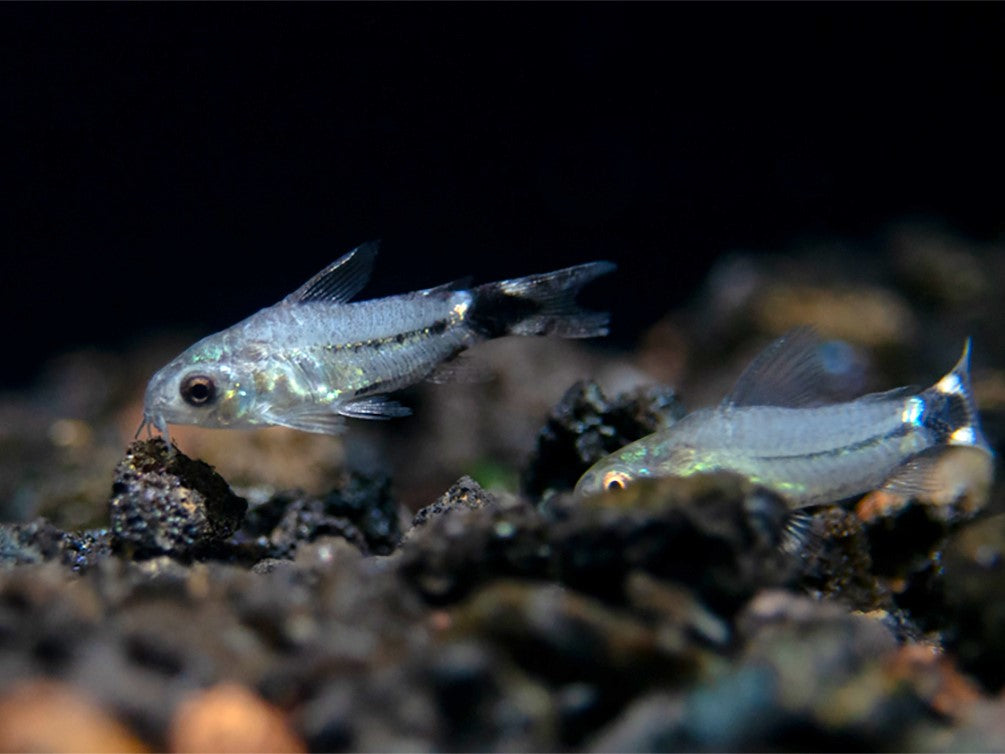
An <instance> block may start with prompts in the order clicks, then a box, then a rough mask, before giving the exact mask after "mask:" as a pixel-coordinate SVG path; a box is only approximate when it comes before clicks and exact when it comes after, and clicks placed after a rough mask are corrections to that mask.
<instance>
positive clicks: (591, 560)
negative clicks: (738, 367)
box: [0, 385, 1005, 751]
mask: <svg viewBox="0 0 1005 754" xmlns="http://www.w3.org/2000/svg"><path fill="white" fill-rule="evenodd" d="M640 400H643V399H642V398H640V396H638V395H635V396H628V397H626V398H625V399H624V400H622V401H621V402H620V403H619V402H614V403H609V402H608V401H607V400H606V399H605V398H604V396H603V394H602V393H601V392H600V391H599V389H597V388H596V387H595V386H584V385H577V386H575V387H574V388H572V389H571V390H570V391H569V394H568V395H567V396H566V398H565V399H564V400H563V401H562V402H561V404H560V405H559V406H558V407H557V408H556V410H555V412H554V413H553V415H552V417H551V419H550V420H549V423H548V426H547V427H546V428H545V429H544V430H543V431H542V434H541V439H540V442H539V450H540V451H541V452H540V453H539V454H538V455H537V456H536V462H537V464H538V466H536V467H535V466H534V465H533V464H532V468H537V470H538V473H536V474H535V473H531V472H528V473H527V474H526V475H525V476H526V478H527V479H530V480H534V479H540V478H542V473H541V472H542V469H541V464H542V463H543V461H541V459H542V458H544V457H552V458H556V457H557V458H559V460H560V461H561V463H558V464H557V465H555V466H554V467H552V468H551V471H550V473H549V474H548V477H549V478H551V479H553V480H561V479H562V475H563V469H564V470H565V473H566V474H569V476H567V477H566V482H568V479H572V478H573V477H574V476H575V474H576V470H575V469H574V468H566V467H565V466H564V465H563V464H565V460H563V459H566V460H567V458H568V457H571V455H570V454H572V455H574V454H575V453H574V451H575V452H580V456H581V457H580V459H579V463H581V464H585V463H588V462H589V461H590V460H591V459H590V457H582V455H583V454H582V452H581V451H582V448H583V447H584V446H587V445H589V443H584V442H582V441H580V442H579V443H578V444H579V448H580V450H579V451H576V450H575V448H576V444H577V439H579V438H582V437H583V436H584V433H589V432H590V431H595V430H596V428H597V427H599V426H603V425H604V424H605V423H607V422H610V421H617V422H620V423H621V425H622V426H627V427H628V429H627V430H626V431H628V432H629V434H633V432H632V431H631V430H632V426H629V425H631V422H628V420H627V419H626V418H625V417H626V416H627V415H630V414H633V411H629V410H628V407H630V406H634V407H635V409H637V408H638V402H639V401H640ZM649 401H650V404H651V406H653V407H656V406H665V404H666V396H665V395H659V394H654V393H650V395H649ZM644 413H645V412H643V414H644ZM634 414H635V415H637V414H638V411H637V410H635V411H634ZM571 416H575V417H576V422H577V424H576V426H578V427H579V428H580V430H581V431H579V432H578V433H577V432H569V433H568V435H567V437H566V440H567V441H568V447H566V448H565V451H566V452H562V453H557V449H556V444H560V443H561V437H562V432H561V431H559V427H560V426H565V427H566V429H568V428H569V426H570V422H569V417H571ZM644 424H645V422H639V423H637V424H636V425H634V430H635V432H642V431H645V427H644V426H643V425H644ZM598 452H600V451H599V450H598ZM586 455H587V456H589V455H590V454H589V453H587V454H586ZM556 484H558V486H562V484H561V483H560V482H557V483H556ZM109 511H110V512H109V516H110V527H109V528H105V529H98V530H90V531H85V532H63V531H61V530H59V529H57V528H56V527H54V526H52V525H49V524H46V523H45V522H44V521H42V520H38V521H35V522H32V523H28V524H14V525H11V524H8V525H4V526H3V527H2V528H0V559H2V561H3V563H4V565H5V567H4V568H3V570H0V637H2V642H0V679H2V680H0V748H2V749H4V750H29V749H30V750H40V749H46V750H76V751H83V750H107V751H110V750H135V751H142V750H146V749H170V750H175V751H183V750H203V751H212V750H243V751H252V750H260V751H266V750H268V751H299V750H318V751H326V750H366V751H378V750H380V751H384V750H544V749H548V750H563V749H582V750H598V751H610V750H634V751H638V750H660V749H671V750H675V749H685V750H753V749H828V750H830V749H834V748H841V749H848V750H857V749H901V750H908V749H911V750H915V749H921V750H929V749H974V748H979V749H985V750H989V751H993V750H1000V749H1001V748H1002V747H1005V725H1003V724H1002V722H1001V721H1002V720H1005V701H1003V699H1002V697H1001V696H1000V692H1001V688H1002V685H1003V679H1005V675H1003V672H1002V671H1003V664H1005V655H1003V652H1002V646H1003V644H1002V641H1001V637H1002V636H1003V635H1005V612H1003V610H1002V607H1001V605H1002V604H1005V601H1003V597H1005V560H1003V557H1002V555H1003V549H1005V516H1003V515H996V516H992V517H988V518H986V519H983V520H978V521H974V522H971V523H967V524H964V525H962V526H959V527H957V526H955V525H954V524H953V523H952V522H951V521H949V522H947V521H946V517H945V516H944V515H937V516H933V515H931V514H930V513H929V512H928V511H926V509H925V508H924V507H922V506H916V505H909V506H907V507H906V508H904V509H901V510H899V511H898V512H897V514H896V516H894V517H892V518H882V517H880V518H877V519H876V520H874V521H873V522H871V523H863V522H862V521H861V520H860V519H859V518H858V517H856V516H855V515H854V514H853V513H850V512H847V511H845V510H844V509H842V508H840V507H828V508H824V509H822V510H818V511H816V512H815V515H814V516H813V518H812V519H810V521H809V523H808V524H804V528H806V529H807V530H808V533H805V532H804V534H803V535H802V538H801V539H800V542H801V543H802V545H803V546H802V547H798V548H794V547H793V546H792V545H791V543H787V533H786V532H787V523H788V521H789V520H790V514H789V511H788V510H787V508H786V506H785V505H784V503H783V502H782V501H781V500H779V499H777V498H776V497H774V496H772V495H771V494H770V493H768V492H766V491H764V490H762V489H759V488H757V487H754V486H752V485H751V484H750V483H748V482H746V481H745V480H743V479H740V478H737V477H734V476H731V475H726V474H723V475H713V476H699V477H693V478H690V479H684V480H666V481H663V482H659V483H652V484H640V485H638V486H635V487H633V488H630V489H629V490H626V491H623V492H620V493H617V494H608V495H603V496H599V497H595V498H590V499H587V500H575V499H573V498H572V497H571V496H569V495H568V494H567V493H564V492H555V493H554V494H551V495H550V496H549V497H547V498H546V499H545V500H543V501H542V500H540V499H539V498H531V497H527V496H518V495H507V494H491V493H489V492H486V491H485V490H483V489H482V488H481V487H480V486H479V485H478V484H477V483H476V482H474V481H473V480H471V479H470V478H467V477H465V478H462V479H460V480H459V481H458V482H457V483H456V484H455V485H454V486H453V487H452V488H451V489H450V490H448V491H447V492H446V493H445V494H444V495H443V496H442V497H441V498H440V499H439V500H438V501H436V502H435V503H433V504H432V505H430V506H428V507H427V508H425V509H423V510H421V511H420V512H419V513H418V514H417V515H415V516H414V517H412V519H411V522H410V523H405V522H407V520H408V519H407V518H406V517H405V516H404V515H403V513H402V511H400V510H399V509H398V507H397V506H396V505H395V504H394V503H393V501H392V500H391V498H390V496H389V494H388V485H387V480H386V479H381V478H377V479H373V478H365V477H362V476H360V475H353V474H350V475H347V476H346V477H345V479H344V480H343V482H342V484H341V485H340V486H339V487H338V488H337V489H334V490H332V491H331V492H330V493H329V494H328V495H325V496H320V497H308V496H297V495H292V494H281V495H275V496H273V497H271V498H269V499H268V500H265V501H262V502H259V503H257V504H253V505H251V506H248V504H247V502H246V501H245V500H243V499H241V498H239V497H237V496H236V495H235V494H234V493H233V492H232V491H231V490H230V488H229V487H228V485H227V484H226V482H224V481H223V480H222V479H221V478H220V477H219V476H218V475H217V474H216V473H215V472H213V471H212V469H210V468H209V467H208V466H206V465H205V464H203V463H201V462H196V461H192V460H190V459H188V458H187V457H186V456H185V455H184V454H183V453H181V451H179V450H178V449H177V448H174V449H171V450H169V449H168V447H167V446H166V445H165V444H164V442H163V441H162V440H160V439H155V440H148V441H141V442H137V443H134V444H133V445H132V446H131V447H130V449H129V451H128V453H127V455H126V456H125V457H124V458H123V459H122V460H121V461H120V463H119V465H118V468H117V470H116V476H115V481H114V484H113V488H112V494H111V496H110V500H109ZM893 532H899V533H896V534H895V535H894V534H893ZM875 547H881V548H882V552H883V558H882V561H883V566H882V568H877V567H876V566H875V562H876V559H875V558H874V557H873V548H875ZM922 596H924V598H922Z"/></svg>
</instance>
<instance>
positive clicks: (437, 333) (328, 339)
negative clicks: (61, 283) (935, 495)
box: [137, 243, 614, 439]
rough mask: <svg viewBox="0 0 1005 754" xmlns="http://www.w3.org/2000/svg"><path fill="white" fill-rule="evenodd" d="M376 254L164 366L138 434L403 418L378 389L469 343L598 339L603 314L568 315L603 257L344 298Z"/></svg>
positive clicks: (327, 429) (347, 258) (402, 382)
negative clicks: (191, 427)
mask: <svg viewBox="0 0 1005 754" xmlns="http://www.w3.org/2000/svg"><path fill="white" fill-rule="evenodd" d="M376 253H377V247H376V244H372V243H370V244H364V245H362V246H359V247H357V248H356V249H354V250H352V251H351V252H349V253H348V254H346V255H344V256H343V257H341V258H340V259H338V260H337V261H335V262H333V263H332V264H330V265H328V266H327V267H325V268H324V269H323V270H321V272H319V273H318V274H317V275H315V276H314V277H312V278H311V279H310V280H308V281H307V282H306V283H304V284H303V285H302V286H301V287H300V288H298V289H297V290H296V291H294V292H293V293H291V294H290V295H288V296H287V297H286V298H284V299H283V300H282V301H280V302H279V303H277V304H275V305H274V306H270V307H268V308H265V309H262V310H261V311H259V312H257V313H256V314H253V315H251V316H250V317H248V318H247V319H245V320H244V321H242V322H239V323H237V324H236V325H234V326H232V327H229V328H227V329H226V330H223V331H221V332H218V333H216V334H214V335H210V336H209V337H206V338H203V339H202V340H200V341H199V342H198V343H196V344H195V345H193V346H192V347H190V348H189V349H187V350H186V351H184V352H183V353H182V354H181V355H179V356H178V357H177V358H175V359H173V360H172V361H171V362H170V363H169V364H167V365H166V366H165V367H163V368H162V369H160V370H159V371H158V372H157V373H156V374H155V375H154V376H153V377H152V378H151V380H150V383H149V384H148V385H147V390H146V397H145V401H144V406H143V423H142V424H141V425H140V430H142V429H143V427H144V426H146V427H147V428H148V432H149V428H150V427H156V428H157V429H158V430H159V431H160V433H161V434H162V435H164V437H165V438H166V439H167V438H168V429H167V425H168V424H195V425H198V426H201V427H227V428H249V427H261V426H266V425H280V426H284V427H293V428H294V429H300V430H304V431H306V432H319V433H324V434H333V433H335V432H338V431H339V430H340V429H341V428H342V425H343V420H342V417H347V416H348V417H355V418H361V419H386V418H391V417H395V416H404V415H406V414H408V413H409V410H408V409H407V408H405V407H404V406H402V405H400V404H398V403H396V402H394V401H391V400H388V399H387V398H386V397H385V394H386V393H389V392H392V391H394V390H398V389H400V388H403V387H406V386H407V385H411V384H413V383H416V382H419V381H420V380H422V379H424V378H426V377H429V376H430V375H431V374H432V373H433V372H434V370H436V368H437V367H438V366H439V365H441V364H443V363H444V362H447V361H449V360H450V359H452V358H454V357H455V356H457V355H458V354H459V353H460V352H461V351H463V350H465V349H466V348H468V347H470V346H472V345H474V344H476V343H478V342H480V341H484V340H488V339H490V338H497V337H500V336H503V335H558V336H561V337H566V338H588V337H593V336H597V335H605V334H606V333H607V322H608V315H607V314H604V313H599V312H586V311H583V310H582V309H579V308H578V307H577V306H576V305H575V303H574V297H575V295H576V293H577V292H578V291H579V289H580V288H581V287H582V286H583V285H585V284H586V283H588V282H589V281H591V280H593V279H594V278H596V277H598V276H600V275H603V274H605V273H608V272H611V271H612V270H613V269H614V265H613V264H612V263H610V262H591V263H588V264H582V265H578V266H575V267H569V268H567V269H564V270H558V271H556V272H549V273H545V274H541V275H531V276H528V277H523V278H518V279H515V280H504V281H501V282H497V283H487V284H485V285H479V286H477V287H474V288H467V287H465V286H463V285H461V284H459V283H446V284H444V285H440V286H437V287H435V288H429V289H427V290H423V291H416V292H414V293H406V294H404V295H400V296H390V297H387V298H381V299H373V300H370V301H358V302H354V303H348V302H349V300H350V299H351V298H352V297H353V296H354V295H356V293H358V292H359V290H360V289H361V288H362V287H363V286H364V285H365V284H366V281H367V280H368V279H369V277H370V272H371V270H372V269H373V262H374V257H375V255H376ZM137 434H139V430H138V431H137Z"/></svg>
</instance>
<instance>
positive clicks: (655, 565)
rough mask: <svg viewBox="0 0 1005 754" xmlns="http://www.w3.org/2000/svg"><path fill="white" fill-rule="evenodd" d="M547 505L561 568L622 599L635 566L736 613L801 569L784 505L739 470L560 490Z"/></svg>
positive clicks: (577, 581) (567, 578) (581, 584)
mask: <svg viewBox="0 0 1005 754" xmlns="http://www.w3.org/2000/svg"><path fill="white" fill-rule="evenodd" d="M548 511H549V513H550V515H551V516H552V517H553V520H552V522H551V524H550V527H549V529H550V536H549V542H548V544H549V547H550V549H551V552H552V558H551V560H552V565H553V571H554V573H555V575H556V576H557V577H558V578H560V579H561V580H562V581H564V582H565V583H567V584H570V585H572V586H575V587H576V588H578V589H582V590H584V591H587V592H589V593H591V594H597V595H602V596H605V597H606V598H609V599H620V595H622V594H623V592H624V584H625V578H626V576H627V575H628V574H629V573H630V572H632V571H633V570H637V569H638V570H642V571H645V572H648V573H651V574H653V575H655V576H658V577H660V578H663V579H669V580H672V581H675V582H677V583H679V584H682V585H685V586H687V587H688V588H690V589H692V590H694V591H695V592H696V593H698V594H700V595H701V596H702V600H703V602H704V603H705V604H706V605H708V606H709V607H711V608H712V609H713V610H715V611H717V612H721V613H723V614H726V615H729V614H732V612H733V611H734V610H735V609H737V608H738V607H739V606H741V605H742V604H743V603H744V602H745V601H746V600H747V599H748V598H749V597H750V595H752V594H753V593H754V592H756V591H757V590H758V589H761V588H763V587H766V586H770V585H777V584H782V583H787V582H789V581H790V580H791V579H792V578H793V576H794V573H795V570H794V569H795V563H794V562H793V560H792V558H791V557H790V556H788V555H787V554H786V553H785V552H784V551H783V549H782V547H781V543H782V540H783V535H784V529H783V527H784V522H785V520H786V517H787V515H788V508H787V506H786V505H785V503H784V502H783V501H782V500H780V499H779V498H778V497H776V496H775V495H772V494H771V493H769V492H767V491H766V490H763V489H761V488H759V487H756V486H754V485H753V484H751V483H750V482H749V481H748V480H746V479H743V478H741V477H738V476H735V475H733V474H726V473H722V474H709V475H698V476H693V477H687V478H677V479H673V478H668V479H662V480H653V481H649V480H646V481H643V482H639V483H637V484H634V485H632V486H630V487H629V488H627V489H625V490H620V491H617V492H613V493H605V494H602V495H598V496H593V497H590V498H587V499H585V500H576V499H574V498H572V497H568V496H567V497H564V498H557V499H556V502H555V503H554V504H553V505H551V506H549V508H548Z"/></svg>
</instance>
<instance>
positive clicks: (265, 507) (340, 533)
mask: <svg viewBox="0 0 1005 754" xmlns="http://www.w3.org/2000/svg"><path fill="white" fill-rule="evenodd" d="M399 518H400V516H399V512H398V504H397V503H396V502H395V500H394V498H393V497H392V496H391V484H390V479H389V478H388V477H387V476H366V475H363V474H358V473H356V472H351V473H349V474H347V475H346V478H345V480H344V482H343V484H342V485H341V486H339V487H338V488H336V489H334V490H332V491H331V492H329V493H328V494H327V495H325V496H323V497H314V496H310V495H305V494H303V493H301V492H281V493H277V494H275V495H273V496H272V497H271V498H269V499H268V500H267V501H265V502H264V503H261V504H259V505H255V506H252V507H251V508H250V510H249V511H248V514H247V516H246V517H245V520H244V523H243V524H242V526H241V529H240V531H238V532H237V534H236V535H235V536H234V537H233V538H232V542H231V544H232V545H233V547H234V553H235V554H236V555H238V556H239V557H240V558H241V559H244V560H248V559H250V560H251V561H256V560H260V559H263V558H292V557H293V555H294V553H295V551H296V549H297V547H298V546H299V545H301V544H304V543H306V542H312V541H314V540H315V539H317V538H318V537H322V536H337V537H341V538H343V539H345V540H346V541H348V542H351V543H352V544H353V545H355V546H356V547H357V548H358V549H359V550H360V551H361V552H364V553H374V554H378V555H386V554H388V553H390V552H391V551H392V550H393V549H394V547H395V546H396V545H397V543H398V540H399V538H400V536H401V526H400V523H399Z"/></svg>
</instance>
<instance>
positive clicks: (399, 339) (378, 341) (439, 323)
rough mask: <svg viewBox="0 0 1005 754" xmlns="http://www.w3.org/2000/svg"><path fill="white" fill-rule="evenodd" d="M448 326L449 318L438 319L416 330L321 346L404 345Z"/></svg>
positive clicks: (346, 348) (329, 348) (356, 348)
mask: <svg viewBox="0 0 1005 754" xmlns="http://www.w3.org/2000/svg"><path fill="white" fill-rule="evenodd" d="M449 326H450V320H448V319H439V320H436V321H435V322H433V323H432V324H431V325H428V326H427V327H423V328H420V329H418V330H409V331H408V332H400V333H396V334H394V335H385V336H384V337H382V338H371V339H370V340H357V341H355V342H354V343H326V344H325V345H324V346H322V348H324V350H326V351H333V352H335V351H360V350H362V349H364V348H381V347H382V346H386V345H391V344H393V345H404V344H405V343H406V342H408V341H410V340H416V339H418V338H429V337H433V336H436V335H442V334H443V333H445V332H446V331H447V328H448V327H449Z"/></svg>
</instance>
